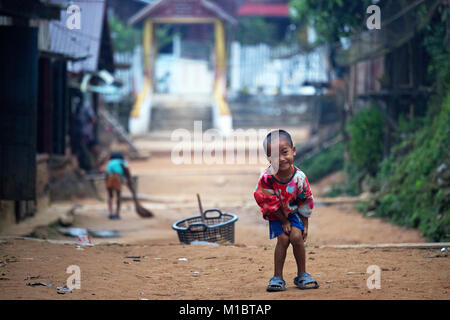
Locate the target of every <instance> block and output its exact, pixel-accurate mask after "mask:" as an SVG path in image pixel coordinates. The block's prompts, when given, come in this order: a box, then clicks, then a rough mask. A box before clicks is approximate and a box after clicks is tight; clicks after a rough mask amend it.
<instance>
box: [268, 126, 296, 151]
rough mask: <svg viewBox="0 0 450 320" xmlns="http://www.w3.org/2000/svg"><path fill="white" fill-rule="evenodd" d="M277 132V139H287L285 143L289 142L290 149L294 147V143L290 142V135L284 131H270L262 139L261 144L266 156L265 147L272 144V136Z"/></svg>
mask: <svg viewBox="0 0 450 320" xmlns="http://www.w3.org/2000/svg"><path fill="white" fill-rule="evenodd" d="M277 132H278V137H284V138H285V139H287V141H288V142H289V144H290V145H291V147H293V146H294V143H293V142H292V138H291V135H290V134H289V133H288V132H287V131H285V130H281V129H280V130H274V131H271V132H269V133H268V134H267V136H266V138H265V139H264V142H263V146H264V151H265V152H266V155H268V153H267V146H268V145H269V144H270V143H271V142H272V135H273V134H275V133H277Z"/></svg>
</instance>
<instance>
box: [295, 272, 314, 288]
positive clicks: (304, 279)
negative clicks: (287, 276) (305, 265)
mask: <svg viewBox="0 0 450 320" xmlns="http://www.w3.org/2000/svg"><path fill="white" fill-rule="evenodd" d="M294 284H295V285H296V286H297V287H299V288H300V289H302V290H306V289H317V288H319V284H318V283H317V281H315V280H313V279H312V278H311V276H310V275H309V274H308V273H306V272H305V273H302V274H301V275H299V276H296V277H295V278H294Z"/></svg>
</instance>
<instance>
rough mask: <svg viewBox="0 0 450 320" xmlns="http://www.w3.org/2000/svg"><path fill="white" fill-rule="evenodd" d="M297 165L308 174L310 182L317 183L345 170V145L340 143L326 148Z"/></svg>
mask: <svg viewBox="0 0 450 320" xmlns="http://www.w3.org/2000/svg"><path fill="white" fill-rule="evenodd" d="M296 165H297V166H298V167H299V168H300V169H301V170H302V171H303V172H304V173H305V174H306V176H307V177H308V180H309V182H311V183H314V182H317V181H319V180H320V179H322V178H324V177H325V176H327V175H328V174H330V173H333V172H335V171H339V170H342V169H343V167H344V144H343V143H342V142H339V143H337V144H335V145H332V146H330V147H328V148H325V149H323V150H322V151H320V152H319V153H317V154H315V155H314V156H312V157H310V158H308V159H306V160H305V161H301V162H298V163H296Z"/></svg>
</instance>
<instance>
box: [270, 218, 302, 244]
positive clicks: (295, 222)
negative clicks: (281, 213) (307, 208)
mask: <svg viewBox="0 0 450 320" xmlns="http://www.w3.org/2000/svg"><path fill="white" fill-rule="evenodd" d="M288 220H289V222H290V223H291V226H292V227H296V228H297V229H300V230H302V231H303V230H305V227H304V226H303V222H302V219H300V215H299V214H298V213H291V214H290V215H289V216H288ZM269 233H270V239H273V238H276V237H278V236H279V235H280V234H282V233H284V230H283V226H282V224H281V221H280V220H275V221H269Z"/></svg>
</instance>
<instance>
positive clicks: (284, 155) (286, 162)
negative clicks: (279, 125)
mask: <svg viewBox="0 0 450 320" xmlns="http://www.w3.org/2000/svg"><path fill="white" fill-rule="evenodd" d="M277 147H278V148H277ZM276 148H277V149H278V152H272V151H275V150H277V149H276ZM296 151H297V150H296V149H295V147H293V146H291V144H290V142H289V140H288V139H286V138H285V137H283V136H280V138H279V139H277V140H274V141H272V142H271V143H270V144H269V145H268V146H267V156H268V158H269V162H270V164H271V165H272V166H273V167H274V169H275V171H278V172H286V171H288V170H290V168H291V166H292V164H293V163H294V156H295V154H296ZM277 153H278V154H277Z"/></svg>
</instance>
